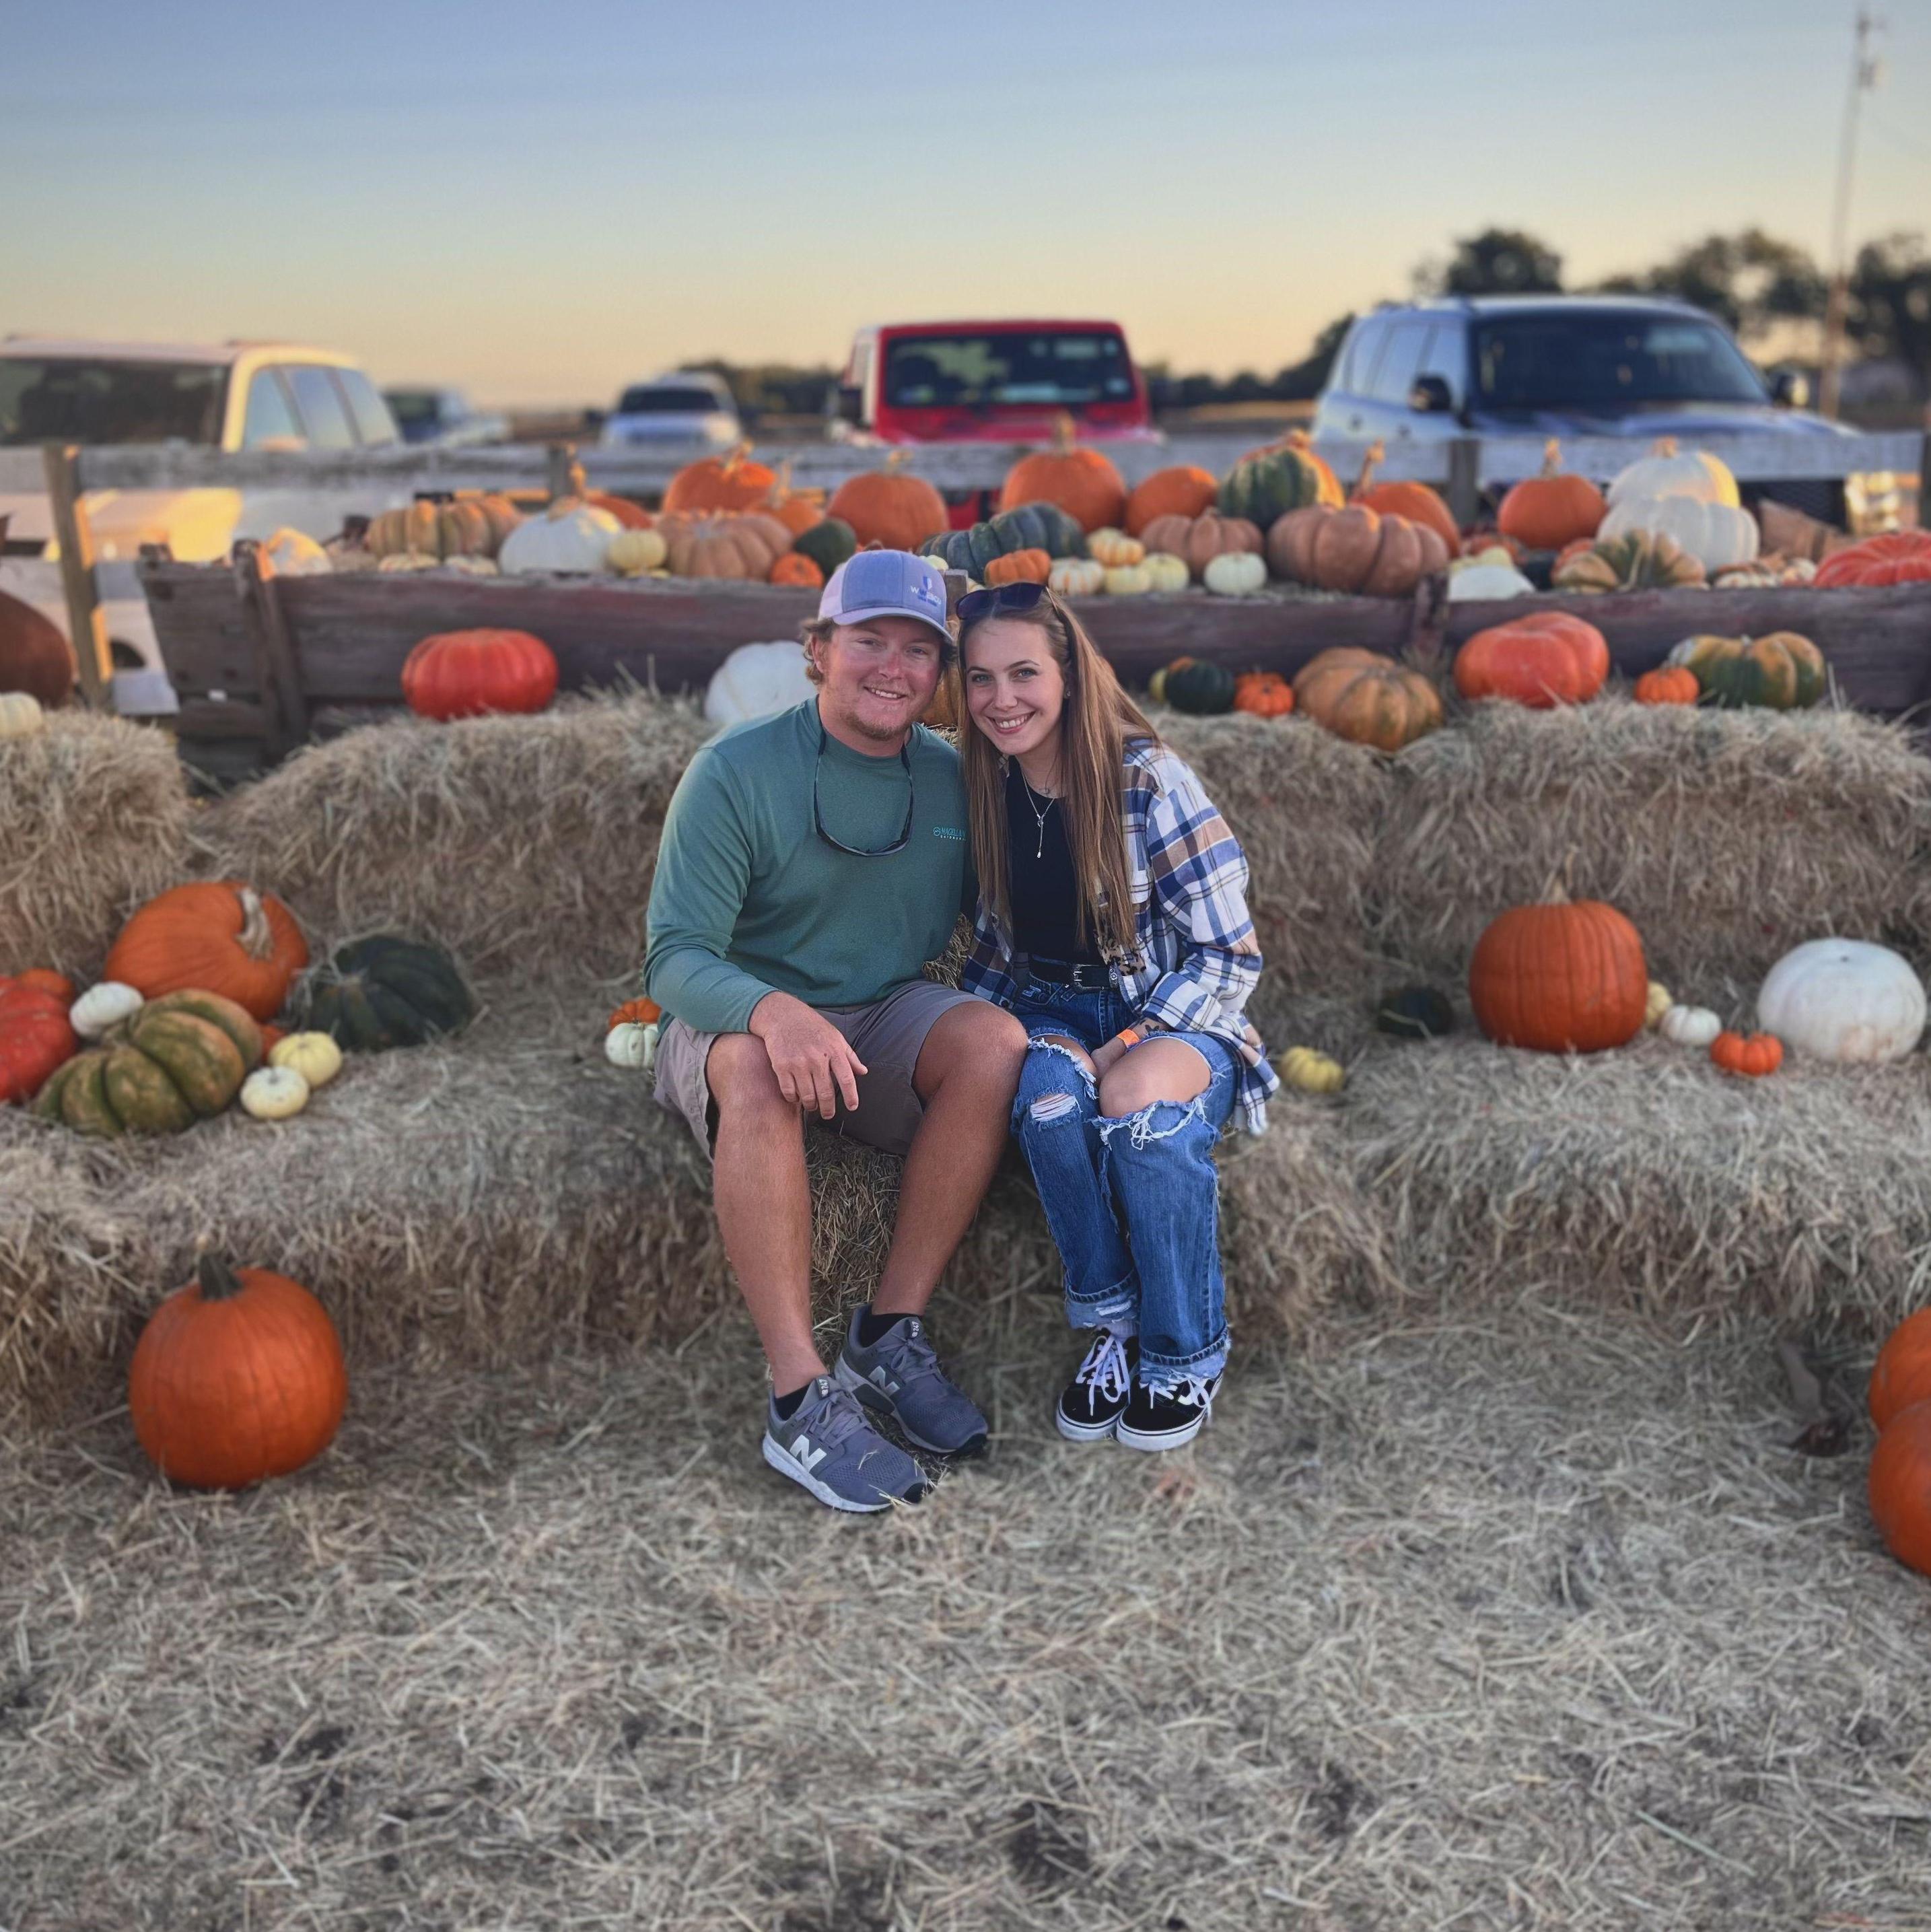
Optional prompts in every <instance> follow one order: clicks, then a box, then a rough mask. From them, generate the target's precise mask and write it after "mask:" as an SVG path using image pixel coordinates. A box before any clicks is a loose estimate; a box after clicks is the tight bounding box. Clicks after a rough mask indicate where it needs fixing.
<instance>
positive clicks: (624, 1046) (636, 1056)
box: [604, 1020, 657, 1073]
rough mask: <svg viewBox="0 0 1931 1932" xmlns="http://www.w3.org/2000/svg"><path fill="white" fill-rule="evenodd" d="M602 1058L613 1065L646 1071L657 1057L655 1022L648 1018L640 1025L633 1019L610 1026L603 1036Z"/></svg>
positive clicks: (641, 1071)
mask: <svg viewBox="0 0 1931 1932" xmlns="http://www.w3.org/2000/svg"><path fill="white" fill-rule="evenodd" d="M604 1058H605V1059H606V1060H607V1061H609V1062H610V1064H611V1065H612V1066H613V1067H631V1068H634V1069H635V1070H637V1071H638V1072H640V1073H648V1072H649V1070H650V1068H651V1066H652V1063H653V1062H655V1060H656V1058H657V1022H655V1020H650V1021H648V1022H645V1024H643V1025H641V1026H640V1025H638V1024H637V1022H636V1021H634V1020H625V1022H624V1023H623V1024H622V1025H621V1026H613V1027H612V1028H611V1029H610V1031H609V1032H608V1033H607V1034H604Z"/></svg>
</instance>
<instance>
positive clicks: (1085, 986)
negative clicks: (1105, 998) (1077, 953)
mask: <svg viewBox="0 0 1931 1932" xmlns="http://www.w3.org/2000/svg"><path fill="white" fill-rule="evenodd" d="M1026 970H1027V971H1028V972H1029V973H1030V974H1032V975H1033V977H1034V978H1035V979H1038V980H1046V981H1048V983H1051V985H1053V986H1070V987H1072V989H1073V991H1074V992H1076V993H1104V992H1108V990H1109V989H1111V986H1112V985H1113V968H1111V967H1110V966H1105V965H1100V966H1094V965H1074V964H1073V962H1072V961H1071V960H1069V959H1028V960H1027V962H1026Z"/></svg>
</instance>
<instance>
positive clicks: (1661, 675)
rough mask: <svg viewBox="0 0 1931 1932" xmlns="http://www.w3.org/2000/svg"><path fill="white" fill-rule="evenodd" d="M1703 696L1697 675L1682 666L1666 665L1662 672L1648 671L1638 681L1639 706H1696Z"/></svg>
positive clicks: (1637, 696)
mask: <svg viewBox="0 0 1931 1932" xmlns="http://www.w3.org/2000/svg"><path fill="white" fill-rule="evenodd" d="M1702 695H1703V687H1702V685H1700V684H1699V683H1698V682H1696V673H1695V672H1694V671H1693V670H1690V669H1688V668H1687V667H1686V666H1684V665H1682V664H1666V665H1665V666H1664V667H1663V668H1662V669H1661V670H1646V671H1645V672H1644V673H1643V674H1642V676H1641V677H1639V678H1638V679H1636V702H1637V703H1639V704H1694V703H1696V700H1698V699H1699V697H1702Z"/></svg>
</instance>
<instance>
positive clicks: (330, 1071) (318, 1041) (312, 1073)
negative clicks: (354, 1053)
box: [268, 1033, 342, 1087]
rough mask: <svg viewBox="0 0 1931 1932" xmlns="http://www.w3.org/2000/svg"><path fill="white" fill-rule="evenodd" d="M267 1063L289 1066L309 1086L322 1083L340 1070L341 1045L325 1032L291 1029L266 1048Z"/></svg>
mask: <svg viewBox="0 0 1931 1932" xmlns="http://www.w3.org/2000/svg"><path fill="white" fill-rule="evenodd" d="M268 1064H269V1065H270V1066H271V1067H293V1068H294V1069H295V1071H296V1073H299V1074H300V1075H301V1077H302V1078H303V1079H304V1080H306V1081H307V1082H308V1084H309V1085H310V1087H326V1086H327V1085H328V1083H329V1082H330V1081H331V1080H333V1079H334V1078H335V1076H336V1075H337V1074H338V1073H340V1072H341V1071H342V1049H340V1047H339V1046H337V1045H336V1043H335V1040H334V1036H333V1035H332V1034H325V1033H292V1034H288V1035H287V1036H286V1037H285V1038H283V1039H281V1040H277V1041H276V1042H275V1043H274V1046H271V1047H270V1048H269V1049H268Z"/></svg>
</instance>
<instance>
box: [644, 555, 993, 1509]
mask: <svg viewBox="0 0 1931 1932" xmlns="http://www.w3.org/2000/svg"><path fill="white" fill-rule="evenodd" d="M954 651H955V646H954V643H953V641H952V634H951V632H950V631H949V630H948V629H947V628H946V592H945V580H944V578H943V576H942V575H941V574H940V572H939V571H938V570H937V568H936V567H934V565H932V564H931V563H929V562H927V560H926V559H925V558H923V557H917V556H910V555H908V554H907V553H905V552H904V551H903V550H863V551H861V552H860V553H859V554H858V555H857V556H854V557H853V558H852V559H850V562H847V563H845V564H844V565H841V567H840V568H838V570H837V571H834V572H833V573H832V580H831V581H830V583H828V584H826V586H825V592H824V595H823V599H822V600H821V601H820V604H819V607H818V616H817V619H816V621H815V622H813V623H811V624H809V625H807V626H806V627H805V653H806V657H807V660H808V674H809V675H810V676H811V680H812V682H814V684H816V685H817V686H818V690H817V694H816V695H815V696H814V697H811V698H809V699H808V700H806V701H805V703H802V704H801V705H799V706H797V707H796V709H793V710H790V711H787V712H780V713H779V714H778V715H777V716H775V717H772V718H757V719H754V720H753V721H751V722H750V723H749V724H740V725H738V726H736V727H734V728H733V729H732V730H728V731H726V732H724V733H722V734H721V736H719V737H718V738H716V739H714V740H713V741H712V742H711V743H710V744H709V745H706V746H705V748H703V750H702V751H700V752H699V753H698V754H697V757H695V758H694V759H693V760H692V761H691V766H690V768H689V769H688V770H687V771H686V772H685V774H684V776H683V778H682V780H681V781H680V782H679V784H678V787H677V791H676V796H674V797H673V799H671V802H670V811H669V813H668V814H667V816H666V817H665V819H664V837H663V841H662V844H661V847H659V850H658V860H657V876H656V878H655V882H654V883H653V884H652V887H651V893H650V944H649V952H648V953H647V955H646V958H645V961H644V983H645V987H646V991H647V992H649V995H650V997H651V998H652V999H654V1000H655V1001H657V1002H658V1004H659V1005H660V1006H661V1007H663V1009H664V1012H665V1013H666V1014H667V1016H670V1017H669V1018H668V1019H667V1021H666V1023H665V1025H664V1030H663V1033H662V1034H661V1037H660V1040H659V1042H658V1055H657V1097H658V1100H659V1102H660V1103H661V1104H663V1105H664V1106H666V1107H668V1108H669V1109H670V1110H671V1111H672V1112H674V1113H679V1114H681V1115H683V1117H684V1118H685V1120H686V1121H688V1123H689V1124H690V1126H691V1130H692V1132H693V1133H694V1134H695V1135H696V1136H697V1140H698V1142H699V1144H700V1145H701V1146H703V1147H704V1148H706V1149H707V1150H708V1151H710V1153H711V1154H712V1161H713V1172H714V1182H715V1186H714V1193H715V1199H716V1202H717V1210H718V1225H719V1226H720V1228H721V1230H722V1232H723V1235H724V1250H725V1252H726V1253H727V1254H728V1255H729V1256H730V1261H731V1265H732V1267H733V1269H734V1270H735V1271H736V1274H737V1278H738V1284H739V1288H740V1289H741V1290H742V1292H743V1295H744V1298H745V1304H746V1306H747V1307H748V1308H749V1309H750V1310H751V1319H752V1321H753V1322H754V1323H755V1324H756V1325H757V1332H758V1338H759V1340H760V1341H761V1342H762V1343H763V1346H764V1354H765V1359H766V1361H767V1363H768V1364H769V1366H770V1370H771V1394H770V1398H769V1404H768V1413H767V1415H766V1427H765V1433H764V1443H763V1450H764V1458H765V1460H766V1462H768V1463H770V1464H771V1466H772V1467H773V1468H774V1469H778V1470H781V1471H782V1472H784V1474H785V1475H787V1476H789V1477H790V1478H792V1480H793V1481H795V1482H797V1483H799V1484H802V1485H803V1486H804V1487H805V1488H806V1489H808V1490H810V1491H811V1493H812V1495H814V1496H816V1497H817V1499H818V1500H819V1501H820V1502H823V1503H826V1504H828V1505H830V1507H831V1508H833V1509H838V1510H853V1511H873V1510H881V1509H884V1508H889V1505H890V1504H891V1502H892V1501H893V1500H894V1499H896V1500H898V1501H899V1502H916V1501H917V1500H918V1499H919V1497H920V1496H922V1495H923V1494H924V1493H925V1485H924V1482H923V1479H922V1475H921V1472H920V1471H919V1466H918V1465H917V1464H916V1463H915V1462H914V1461H913V1460H912V1458H911V1457H909V1456H907V1454H905V1453H904V1451H902V1450H901V1449H899V1448H897V1447H896V1446H895V1445H893V1444H892V1442H889V1440H888V1439H886V1437H885V1436H883V1435H881V1434H880V1433H879V1432H878V1431H877V1429H875V1428H874V1427H873V1424H872V1422H871V1419H870V1415H869V1414H868V1412H871V1413H875V1414H877V1415H881V1416H883V1415H889V1416H891V1417H892V1418H893V1420H894V1421H895V1422H896V1423H897V1424H898V1427H899V1428H900V1429H901V1430H903V1431H904V1433H905V1435H906V1436H907V1437H909V1438H910V1440H911V1441H912V1442H914V1443H916V1444H917V1445H919V1447H920V1448H925V1449H928V1450H931V1451H935V1452H937V1453H939V1454H970V1453H971V1452H973V1451H976V1450H977V1449H978V1448H981V1447H982V1446H983V1445H984V1443H985V1430H986V1425H985V1417H984V1416H982V1415H981V1414H980V1413H979V1410H978V1409H977V1408H976V1407H975V1406H973V1403H972V1402H971V1401H970V1399H969V1398H968V1397H967V1396H966V1395H965V1394H964V1393H963V1391H961V1390H960V1389H958V1388H956V1387H955V1385H953V1383H952V1382H951V1381H950V1380H949V1379H948V1378H947V1376H946V1375H945V1373H944V1372H943V1370H941V1369H940V1366H939V1362H938V1358H937V1355H935V1354H934V1352H933V1349H932V1345H931V1341H930V1340H929V1339H928V1337H927V1335H926V1333H925V1323H924V1321H923V1319H922V1316H923V1314H924V1311H925V1304H926V1303H927V1302H928V1301H930V1299H931V1295H932V1290H933V1289H934V1286H936V1285H937V1282H938V1279H939V1276H940V1272H941V1271H942V1270H943V1268H944V1267H945V1265H946V1262H947V1261H948V1260H949V1259H950V1258H951V1256H952V1251H953V1250H954V1249H955V1248H956V1247H958V1243H959V1239H960V1238H961V1235H964V1232H965V1229H966V1225H967V1223H968V1222H969V1221H970V1220H971V1219H972V1217H973V1213H974V1211H976V1208H978V1205H979V1202H980V1200H981V1199H982V1197H983V1196H984V1195H985V1190H986V1187H987V1186H988V1184H989V1183H990V1181H991V1178H992V1173H993V1169H994V1167H995V1166H996V1165H997V1163H998V1160H999V1157H1000V1151H1001V1149H1002V1148H1003V1146H1004V1145H1005V1142H1006V1132H1007V1122H1008V1119H1009V1115H1010V1113H1011V1110H1012V1095H1013V1091H1014V1089H1015V1087H1016V1085H1017V1084H1018V1076H1019V1069H1020V1066H1021V1061H1023V1059H1024V1053H1025V1044H1026V1042H1025V1034H1024V1031H1023V1030H1022V1029H1021V1027H1020V1025H1019V1023H1018V1021H1016V1020H1015V1019H1013V1018H1012V1016H1011V1015H1010V1014H1009V1013H1003V1012H1001V1011H1000V1010H999V1009H998V1008H997V1007H993V1006H991V1005H989V1004H988V1003H987V1002H986V1001H983V1000H979V999H975V998H972V997H971V996H970V995H968V994H965V993H961V992H955V991H954V990H953V989H951V988H949V987H946V986H938V985H936V984H934V983H933V982H931V981H930V980H926V979H925V978H923V977H922V976H921V974H920V972H919V968H921V966H922V965H924V963H925V962H926V961H927V960H928V959H934V958H936V957H937V956H938V955H939V954H940V953H942V952H943V951H944V950H945V947H946V943H947V941H949V939H950V938H951V936H952V928H953V924H954V922H955V920H956V919H957V918H958V914H959V913H960V910H961V907H962V906H963V905H964V899H965V895H966V889H967V864H968V854H969V853H970V844H969V842H968V840H967V832H966V802H965V790H964V784H963V781H962V780H961V774H960V768H959V760H958V754H957V753H956V752H955V751H954V750H953V749H952V747H951V746H950V745H948V744H947V743H946V742H945V741H944V739H942V738H940V737H938V736H936V735H935V734H934V733H932V732H931V731H928V730H925V728H924V727H922V726H921V725H920V724H919V723H918V722H917V719H918V718H919V713H920V712H922V711H923V710H924V709H925V707H926V706H927V705H928V703H930V702H931V698H932V696H933V694H934V691H936V690H937V688H938V683H939V679H940V676H942V675H943V672H944V671H945V670H946V667H947V666H948V665H949V664H950V662H951V661H952V656H953V653H954ZM807 1114H813V1115H817V1117H818V1118H820V1120H822V1121H826V1122H829V1123H831V1124H834V1125H835V1127H837V1128H838V1130H839V1131H840V1132H841V1133H848V1134H850V1135H852V1136H854V1137H855V1138H856V1139H859V1140H862V1141H865V1142H869V1143H870V1144H871V1145H873V1146H874V1147H880V1148H886V1150H888V1151H890V1152H892V1153H894V1154H903V1155H904V1157H905V1172H904V1180H903V1181H902V1183H901V1187H900V1190H899V1199H898V1226H897V1228H896V1229H895V1231H894V1232H893V1235H892V1247H891V1250H890V1252H889V1253H888V1255H887V1256H886V1262H885V1267H884V1270H883V1273H882V1274H880V1277H879V1282H878V1286H877V1291H876V1292H875V1293H874V1295H873V1298H872V1300H871V1302H870V1303H869V1304H867V1305H865V1306H864V1307H860V1308H859V1309H858V1310H856V1311H855V1312H854V1313H853V1316H852V1318H851V1320H850V1325H849V1326H848V1328H847V1332H846V1334H845V1338H844V1346H843V1347H842V1349H841V1350H840V1352H839V1354H838V1361H837V1363H836V1364H835V1367H833V1368H832V1370H830V1371H829V1372H828V1371H827V1370H826V1367H825V1364H824V1363H823V1361H821V1360H820V1358H819V1355H818V1352H817V1344H816V1343H815V1342H814V1340H813V1338H812V1333H811V1192H810V1189H809V1187H808V1184H807V1182H806V1180H805V1147H804V1122H805V1115H807Z"/></svg>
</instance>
